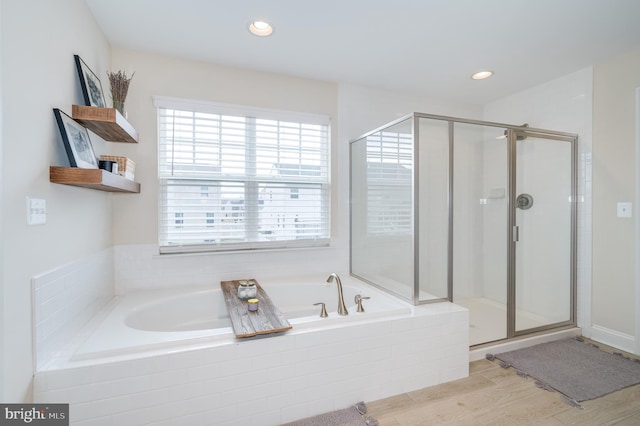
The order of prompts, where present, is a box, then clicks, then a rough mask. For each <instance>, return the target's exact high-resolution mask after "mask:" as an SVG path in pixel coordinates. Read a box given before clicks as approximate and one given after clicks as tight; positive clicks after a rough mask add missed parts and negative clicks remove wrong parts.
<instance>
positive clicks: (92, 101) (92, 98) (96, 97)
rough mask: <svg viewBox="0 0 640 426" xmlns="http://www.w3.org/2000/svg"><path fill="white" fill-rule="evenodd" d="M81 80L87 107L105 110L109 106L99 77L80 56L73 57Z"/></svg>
mask: <svg viewBox="0 0 640 426" xmlns="http://www.w3.org/2000/svg"><path fill="white" fill-rule="evenodd" d="M73 58H74V60H75V63H76V69H77V71H78V77H79V78H80V87H81V88H82V96H83V97H84V104H85V105H86V106H95V107H100V108H104V107H106V106H107V104H106V102H105V99H104V91H103V90H102V83H101V82H100V79H99V78H98V76H97V75H96V74H95V73H94V72H93V71H91V68H89V66H88V65H87V64H86V63H85V62H84V61H83V60H82V58H80V56H78V55H73Z"/></svg>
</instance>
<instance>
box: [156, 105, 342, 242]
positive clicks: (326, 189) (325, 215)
mask: <svg viewBox="0 0 640 426" xmlns="http://www.w3.org/2000/svg"><path fill="white" fill-rule="evenodd" d="M153 104H154V106H155V107H156V109H157V111H158V147H159V149H158V195H159V198H158V199H159V206H158V218H159V220H158V242H159V246H160V253H161V254H169V253H189V252H227V251H236V250H258V249H283V248H284V249H287V248H292V249H296V248H305V247H323V246H329V245H330V232H331V231H330V230H331V218H330V215H331V207H330V201H331V189H330V188H331V187H330V176H331V164H330V147H331V127H330V118H329V117H328V116H325V115H319V114H308V113H299V112H290V111H282V110H275V109H266V108H255V107H248V106H242V105H233V104H221V103H216V102H207V101H198V100H189V99H180V98H170V97H164V96H154V97H153ZM162 108H165V109H170V110H177V111H191V112H198V113H212V114H220V115H225V116H238V117H255V118H257V119H265V120H277V121H284V122H294V123H304V124H305V125H306V124H315V125H323V126H326V147H325V148H326V153H325V155H326V167H324V166H323V178H324V182H323V183H322V184H321V185H322V188H323V189H322V190H321V192H322V193H323V194H324V197H323V198H322V206H321V209H322V211H321V213H320V216H321V218H322V230H323V232H322V234H323V235H322V236H321V237H318V238H306V239H289V240H276V241H249V242H247V241H244V242H234V243H228V242H218V243H198V244H180V243H178V244H175V243H174V244H166V242H164V241H163V232H165V230H164V229H163V226H168V225H163V223H167V221H166V220H165V219H166V217H164V216H166V215H167V214H169V213H168V211H167V210H165V207H163V199H164V197H165V194H164V191H165V190H166V188H167V182H168V181H175V180H182V181H185V180H186V179H185V178H183V177H181V178H176V177H171V176H169V175H167V174H166V173H164V172H163V171H162V164H161V161H163V160H162V159H161V149H160V144H161V140H160V138H161V134H160V126H161V122H160V110H161V109H162ZM324 169H326V170H324ZM216 180H222V179H220V178H217V179H216ZM197 182H198V183H197V184H196V185H197V188H198V191H199V190H200V189H201V187H200V185H201V186H202V187H204V186H206V179H205V180H203V179H202V178H201V177H197ZM316 185H317V183H316ZM251 214H256V215H257V213H256V212H251ZM170 215H171V217H172V218H174V217H173V214H170ZM174 219H175V218H174ZM208 219H209V215H208V214H207V222H206V223H207V227H210V226H208V225H209V224H210V223H209V221H208ZM249 220H250V219H249ZM249 220H248V221H249ZM296 220H297V219H296ZM248 221H247V222H248ZM296 232H297V231H296Z"/></svg>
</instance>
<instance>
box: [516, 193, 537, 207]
mask: <svg viewBox="0 0 640 426" xmlns="http://www.w3.org/2000/svg"><path fill="white" fill-rule="evenodd" d="M531 206H533V197H532V196H531V195H529V194H520V195H518V198H516V207H517V208H519V209H520V210H529V209H530V208H531Z"/></svg>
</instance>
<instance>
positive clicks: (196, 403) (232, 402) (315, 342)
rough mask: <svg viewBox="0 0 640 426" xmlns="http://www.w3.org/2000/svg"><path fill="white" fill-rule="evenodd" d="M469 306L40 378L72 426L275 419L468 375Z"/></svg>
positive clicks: (43, 398)
mask: <svg viewBox="0 0 640 426" xmlns="http://www.w3.org/2000/svg"><path fill="white" fill-rule="evenodd" d="M468 328H469V317H468V311H466V310H465V309H463V308H461V307H458V306H456V305H453V304H450V303H437V304H431V305H423V306H418V307H412V312H411V313H407V314H404V315H400V316H395V317H392V318H387V319H377V320H374V321H371V322H367V323H350V324H349V325H346V326H340V327H331V328H327V329H322V330H318V329H316V330H302V331H296V330H295V329H294V330H292V331H291V332H288V333H286V334H284V335H279V336H274V337H268V338H262V339H255V340H244V341H243V340H233V341H230V342H224V343H220V342H218V343H216V342H213V343H209V344H200V346H196V345H192V346H190V347H188V348H184V349H182V350H180V351H174V352H166V353H162V354H156V355H149V354H147V355H145V356H142V355H141V356H142V357H139V358H136V359H131V357H129V358H128V359H122V358H121V359H118V358H113V359H101V360H99V361H96V360H94V361H92V362H88V361H83V362H79V363H78V364H77V367H70V368H66V369H62V370H53V371H43V372H40V373H38V374H36V376H35V379H34V398H35V401H37V402H43V403H46V402H69V403H70V404H71V408H70V417H71V424H73V425H86V426H88V425H95V426H97V425H122V424H127V425H143V424H153V423H156V422H157V423H158V424H163V425H185V424H191V425H208V424H216V425H219V426H227V425H229V426H230V425H243V426H246V425H277V424H280V423H283V422H288V421H292V420H296V419H300V418H303V417H308V416H311V415H315V414H319V413H322V412H326V411H330V410H334V409H339V408H344V407H346V406H349V405H351V404H353V403H354V402H357V401H361V400H364V401H372V400H377V399H380V398H385V397H389V396H392V395H397V394H400V393H403V392H408V391H412V390H416V389H420V388H423V387H426V386H432V385H435V384H438V383H443V382H447V381H450V380H454V379H458V378H462V377H466V376H467V375H468V359H469V358H468V357H469V349H468V341H469V334H468Z"/></svg>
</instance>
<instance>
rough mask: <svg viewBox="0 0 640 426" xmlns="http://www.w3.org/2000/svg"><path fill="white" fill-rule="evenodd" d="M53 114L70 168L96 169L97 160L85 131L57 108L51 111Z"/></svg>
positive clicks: (87, 133)
mask: <svg viewBox="0 0 640 426" xmlns="http://www.w3.org/2000/svg"><path fill="white" fill-rule="evenodd" d="M53 114H54V115H55V117H56V122H57V123H58V129H59V130H60V136H62V142H63V143H64V148H65V150H66V151H67V156H68V157H69V164H70V165H71V167H79V168H82V169H97V168H98V160H97V159H96V154H95V153H94V152H93V146H92V145H91V140H90V139H89V132H88V131H87V129H86V128H84V127H83V126H82V125H80V123H78V122H77V121H75V120H74V119H73V118H71V117H69V116H68V115H67V114H65V113H64V112H63V111H61V110H60V109H58V108H54V109H53Z"/></svg>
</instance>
